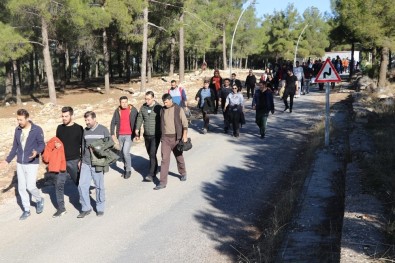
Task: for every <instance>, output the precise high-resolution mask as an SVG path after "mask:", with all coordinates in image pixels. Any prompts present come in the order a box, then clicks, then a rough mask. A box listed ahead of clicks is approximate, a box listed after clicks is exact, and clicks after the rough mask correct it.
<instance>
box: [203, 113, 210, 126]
mask: <svg viewBox="0 0 395 263" xmlns="http://www.w3.org/2000/svg"><path fill="white" fill-rule="evenodd" d="M202 113H203V128H204V129H208V124H209V123H210V115H209V114H208V113H207V111H204V110H202Z"/></svg>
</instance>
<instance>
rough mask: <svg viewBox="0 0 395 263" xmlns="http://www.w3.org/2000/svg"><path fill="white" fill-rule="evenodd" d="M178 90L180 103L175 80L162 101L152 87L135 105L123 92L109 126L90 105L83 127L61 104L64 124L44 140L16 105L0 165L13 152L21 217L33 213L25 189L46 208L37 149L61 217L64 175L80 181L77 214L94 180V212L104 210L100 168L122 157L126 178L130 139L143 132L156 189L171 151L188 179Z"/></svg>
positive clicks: (39, 208) (84, 209) (149, 177)
mask: <svg viewBox="0 0 395 263" xmlns="http://www.w3.org/2000/svg"><path fill="white" fill-rule="evenodd" d="M173 83H175V81H174V82H173ZM177 90H178V92H180V98H177V96H176V95H174V97H176V98H175V100H177V101H178V103H179V104H182V103H183V100H185V101H186V97H185V96H184V95H185V91H183V90H182V88H180V87H178V86H177V85H172V88H171V89H169V91H168V93H166V94H164V95H163V96H162V101H163V105H164V106H161V105H160V104H159V103H158V102H157V101H156V100H155V97H154V93H153V92H152V91H147V92H146V93H145V103H144V104H143V105H142V106H141V108H140V110H139V111H138V110H137V109H136V108H135V107H134V106H133V105H131V104H130V103H129V102H128V98H127V97H126V96H122V97H120V99H119V106H118V107H117V108H116V110H115V111H114V114H113V117H112V120H111V125H110V130H108V128H107V127H105V126H104V125H102V124H99V123H98V121H97V116H96V113H95V112H93V111H87V112H85V114H84V120H85V125H86V127H85V128H83V127H82V126H81V125H79V124H77V123H75V122H74V120H73V118H74V111H73V108H71V107H69V106H67V107H63V108H62V110H61V116H62V124H60V125H59V126H58V127H57V129H56V136H54V137H53V138H51V139H50V140H49V141H48V143H45V141H44V133H43V130H42V128H41V127H40V126H38V125H36V124H34V123H33V122H32V121H31V120H30V115H29V112H28V111H27V110H25V109H19V110H18V111H17V112H16V115H17V121H18V126H17V127H16V129H15V133H14V140H13V145H12V148H11V151H10V153H9V154H8V156H7V157H6V159H5V160H3V161H1V162H0V169H4V168H5V167H6V166H7V164H9V163H10V162H11V161H12V160H13V159H14V158H15V157H17V161H16V162H17V178H18V193H19V195H20V197H21V200H22V208H23V213H22V215H21V216H20V218H19V219H20V220H25V219H27V218H28V217H29V216H30V215H31V212H30V197H29V193H30V194H31V195H32V197H33V198H34V199H35V201H36V212H37V214H40V213H42V212H43V209H44V198H43V197H42V195H41V193H40V191H39V189H38V188H37V186H36V181H37V173H38V168H39V160H40V154H42V159H43V161H44V162H45V163H47V164H48V166H47V170H48V172H50V173H52V174H55V192H56V201H57V211H56V212H55V213H54V214H53V217H60V216H62V215H64V214H65V213H66V208H65V202H64V186H65V182H66V180H67V177H68V176H70V177H71V179H72V181H73V182H74V184H75V185H76V186H77V187H78V193H79V202H80V205H81V210H80V213H79V214H78V216H77V218H84V217H85V216H87V215H89V214H90V213H91V212H92V210H93V208H92V206H91V200H90V186H91V181H92V180H93V183H94V185H95V188H96V207H95V208H96V215H97V216H103V215H104V210H105V201H106V195H105V186H104V173H105V172H108V171H109V166H110V165H111V164H113V163H115V162H116V161H117V160H118V159H119V158H121V160H122V162H123V164H124V169H123V174H122V175H123V177H124V178H125V179H128V178H130V177H131V175H132V172H133V169H132V161H131V155H130V150H131V146H132V141H139V140H140V138H141V136H143V137H144V142H145V148H146V151H147V154H148V156H149V169H148V173H147V174H146V175H144V181H147V182H152V181H154V183H155V184H156V186H155V187H154V190H161V189H164V188H166V185H167V177H168V172H169V165H170V155H171V152H173V154H174V156H175V158H176V160H177V168H178V172H179V174H180V177H179V178H180V181H186V179H187V171H186V166H185V161H184V157H183V152H182V150H180V149H179V147H177V145H178V144H179V143H180V142H183V143H186V142H187V140H188V137H187V136H188V120H187V118H186V114H185V111H184V107H182V106H179V105H178V104H177V103H175V102H174V101H173V97H172V95H171V93H172V92H174V93H175V92H176V91H177ZM183 96H184V98H183ZM185 104H186V103H185ZM185 104H183V105H185ZM142 127H143V129H144V132H142ZM159 144H161V156H162V160H161V169H160V178H159V180H158V178H157V177H156V175H157V173H158V172H159V171H158V170H159V169H158V166H159V165H158V160H157V157H156V155H157V151H158V148H159ZM114 146H115V147H114ZM116 147H118V148H119V152H120V154H119V155H118V154H116V153H115V151H113V149H114V148H116Z"/></svg>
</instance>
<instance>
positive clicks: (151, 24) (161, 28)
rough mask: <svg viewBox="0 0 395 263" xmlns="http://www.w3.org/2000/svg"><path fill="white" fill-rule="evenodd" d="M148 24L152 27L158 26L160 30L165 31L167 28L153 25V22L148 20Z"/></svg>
mask: <svg viewBox="0 0 395 263" xmlns="http://www.w3.org/2000/svg"><path fill="white" fill-rule="evenodd" d="M148 25H150V26H153V27H156V28H159V29H160V30H163V31H165V32H167V30H166V29H164V28H163V27H161V26H157V25H155V24H153V23H151V22H148Z"/></svg>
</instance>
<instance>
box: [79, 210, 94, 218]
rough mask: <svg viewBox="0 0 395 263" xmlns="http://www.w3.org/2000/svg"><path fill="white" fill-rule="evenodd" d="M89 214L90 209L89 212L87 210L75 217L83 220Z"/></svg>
mask: <svg viewBox="0 0 395 263" xmlns="http://www.w3.org/2000/svg"><path fill="white" fill-rule="evenodd" d="M91 212H92V209H91V210H88V211H82V212H81V213H80V214H79V215H78V216H77V218H84V217H86V216H87V215H89V214H90V213H91Z"/></svg>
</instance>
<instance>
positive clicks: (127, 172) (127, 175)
mask: <svg viewBox="0 0 395 263" xmlns="http://www.w3.org/2000/svg"><path fill="white" fill-rule="evenodd" d="M131 175H132V172H131V171H126V173H125V179H129V178H130V176H131Z"/></svg>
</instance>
